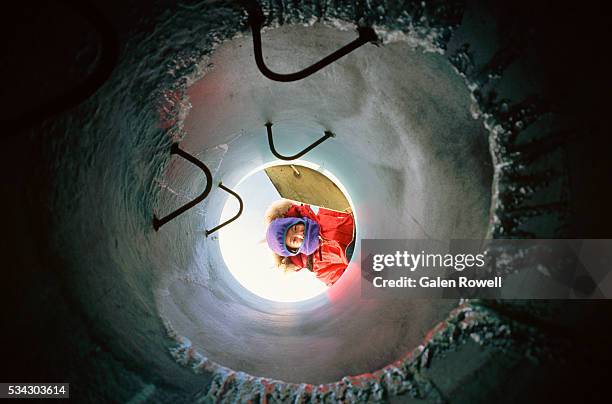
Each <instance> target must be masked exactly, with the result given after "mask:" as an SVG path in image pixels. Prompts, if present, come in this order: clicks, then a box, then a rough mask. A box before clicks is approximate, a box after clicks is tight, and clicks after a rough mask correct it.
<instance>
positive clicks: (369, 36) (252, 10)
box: [247, 3, 378, 82]
mask: <svg viewBox="0 0 612 404" xmlns="http://www.w3.org/2000/svg"><path fill="white" fill-rule="evenodd" d="M247 12H248V14H249V25H250V26H251V32H252V33H253V50H254V53H255V63H256V64H257V67H258V68H259V71H261V73H262V74H263V75H264V76H266V77H267V78H269V79H270V80H274V81H282V82H290V81H296V80H300V79H303V78H305V77H308V76H310V75H311V74H313V73H316V72H317V71H319V70H321V69H322V68H324V67H325V66H327V65H329V64H331V63H333V62H335V61H336V60H338V59H340V58H341V57H343V56H346V55H347V54H349V53H351V52H352V51H354V50H355V49H357V48H359V47H360V46H361V45H364V44H366V43H368V42H372V43H375V44H377V43H378V36H377V35H376V32H375V31H374V29H373V28H371V27H358V28H357V32H358V33H359V37H358V38H357V39H355V40H354V41H353V42H351V43H349V44H347V45H344V46H343V47H342V48H340V49H338V50H337V51H335V52H334V53H331V54H329V55H327V56H325V57H324V58H323V59H321V60H319V61H318V62H316V63H314V64H313V65H311V66H309V67H307V68H305V69H303V70H300V71H299V72H295V73H289V74H279V73H275V72H273V71H272V70H270V69H268V67H267V66H266V63H265V62H264V59H263V53H262V50H261V27H262V26H263V24H264V22H265V17H264V14H263V12H262V11H261V7H260V6H259V4H257V3H256V4H254V5H252V6H250V7H248V8H247Z"/></svg>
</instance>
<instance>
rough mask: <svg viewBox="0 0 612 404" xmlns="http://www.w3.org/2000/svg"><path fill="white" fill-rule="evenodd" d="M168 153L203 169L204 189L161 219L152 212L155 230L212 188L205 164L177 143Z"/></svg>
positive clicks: (209, 173) (202, 197)
mask: <svg viewBox="0 0 612 404" xmlns="http://www.w3.org/2000/svg"><path fill="white" fill-rule="evenodd" d="M170 154H178V155H179V156H181V157H182V158H184V159H186V160H187V161H189V162H190V163H193V164H195V165H196V166H198V167H199V168H200V169H201V170H202V171H204V175H206V189H204V191H203V192H202V193H201V194H200V196H198V197H197V198H195V199H194V200H192V201H190V202H188V203H186V204H185V205H183V206H181V207H180V208H178V209H177V210H175V211H174V212H172V213H170V214H169V215H167V216H164V217H162V218H161V219H158V218H157V216H156V215H155V214H154V215H153V228H154V229H155V231H157V230H159V228H160V227H162V226H163V225H165V224H166V223H168V222H169V221H170V220H172V219H174V218H176V217H177V216H179V215H180V214H182V213H184V212H185V211H187V210H189V209H191V208H193V207H194V206H195V205H197V204H198V203H200V202H202V201H203V200H204V199H205V198H206V197H207V196H208V194H209V193H210V190H211V189H212V174H211V172H210V170H209V169H208V167H206V164H204V163H202V162H201V161H200V160H198V159H197V158H195V157H193V156H192V155H191V154H189V153H187V152H185V151H184V150H181V149H180V148H179V146H178V143H173V144H172V148H171V149H170Z"/></svg>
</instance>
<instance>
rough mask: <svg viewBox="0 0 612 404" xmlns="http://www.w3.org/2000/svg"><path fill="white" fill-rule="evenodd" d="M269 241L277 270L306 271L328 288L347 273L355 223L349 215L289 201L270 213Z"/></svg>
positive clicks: (267, 235) (348, 211) (275, 207)
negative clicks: (316, 209) (304, 269)
mask: <svg viewBox="0 0 612 404" xmlns="http://www.w3.org/2000/svg"><path fill="white" fill-rule="evenodd" d="M265 224H266V226H267V231H266V241H267V243H268V247H269V248H270V249H271V250H272V252H273V255H274V261H275V264H276V267H277V268H279V269H281V270H284V271H299V270H301V269H302V268H306V269H308V270H309V271H311V272H312V273H314V275H315V276H316V277H317V279H319V280H320V281H321V282H323V283H325V284H326V285H327V286H332V285H333V284H334V283H336V281H337V280H338V279H340V277H341V276H342V274H343V273H344V271H345V270H346V268H347V266H348V263H349V260H350V257H351V255H352V251H353V247H354V234H355V221H354V218H353V213H352V212H351V210H350V208H349V209H347V210H346V211H345V212H338V211H335V210H331V209H326V208H319V209H318V212H317V213H315V212H314V210H313V209H312V208H311V207H310V205H305V204H299V203H297V202H293V201H290V200H287V199H283V200H280V201H277V202H274V203H273V204H272V205H271V206H270V207H269V208H268V210H267V211H266V214H265Z"/></svg>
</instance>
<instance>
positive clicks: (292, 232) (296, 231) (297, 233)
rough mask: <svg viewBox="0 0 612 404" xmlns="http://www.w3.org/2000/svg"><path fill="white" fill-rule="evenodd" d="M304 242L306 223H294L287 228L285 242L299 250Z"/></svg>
mask: <svg viewBox="0 0 612 404" xmlns="http://www.w3.org/2000/svg"><path fill="white" fill-rule="evenodd" d="M303 242H304V224H302V223H298V224H294V225H293V226H291V227H290V228H289V230H287V235H286V236H285V244H286V245H287V247H289V248H290V249H292V250H297V249H298V248H300V247H301V246H302V243H303Z"/></svg>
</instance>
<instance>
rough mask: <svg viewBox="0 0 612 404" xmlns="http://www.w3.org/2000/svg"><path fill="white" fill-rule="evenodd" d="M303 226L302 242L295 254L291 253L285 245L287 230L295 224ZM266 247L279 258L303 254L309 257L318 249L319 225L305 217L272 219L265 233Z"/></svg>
mask: <svg viewBox="0 0 612 404" xmlns="http://www.w3.org/2000/svg"><path fill="white" fill-rule="evenodd" d="M298 223H303V224H304V242H303V243H302V245H301V246H300V248H299V249H298V250H297V251H296V252H291V251H290V250H289V249H288V248H287V245H286V244H285V237H286V236H287V231H288V230H289V228H290V227H291V226H293V225H295V224H298ZM266 241H267V242H268V246H269V247H270V248H271V249H272V251H274V252H275V253H276V254H278V255H280V256H281V257H290V256H292V255H297V254H299V253H303V254H306V255H310V254H312V253H313V252H315V250H316V249H317V247H319V224H318V223H317V222H315V221H314V220H310V219H308V218H306V217H303V218H302V217H285V218H280V219H274V220H272V222H271V223H270V225H269V226H268V231H267V232H266Z"/></svg>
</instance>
